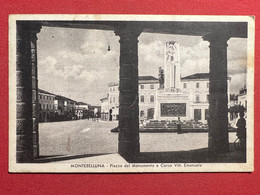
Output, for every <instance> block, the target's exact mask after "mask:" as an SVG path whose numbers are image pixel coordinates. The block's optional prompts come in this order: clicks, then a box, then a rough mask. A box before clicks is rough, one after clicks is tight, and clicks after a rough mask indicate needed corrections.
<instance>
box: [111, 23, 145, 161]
mask: <svg viewBox="0 0 260 195" xmlns="http://www.w3.org/2000/svg"><path fill="white" fill-rule="evenodd" d="M115 34H116V35H118V36H119V37H120V40H119V42H120V62H119V64H120V72H119V77H120V78H119V137H118V139H119V143H118V152H119V154H120V155H121V156H123V157H124V158H126V159H132V157H134V156H135V155H137V154H139V153H140V144H139V105H138V103H139V98H138V36H139V35H140V34H141V30H139V29H138V28H137V27H136V26H134V25H133V26H130V25H129V26H127V27H124V28H118V29H117V30H116V31H115Z"/></svg>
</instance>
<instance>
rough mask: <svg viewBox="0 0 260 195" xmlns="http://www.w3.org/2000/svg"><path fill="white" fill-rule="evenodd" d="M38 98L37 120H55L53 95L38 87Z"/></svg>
mask: <svg viewBox="0 0 260 195" xmlns="http://www.w3.org/2000/svg"><path fill="white" fill-rule="evenodd" d="M38 100H39V117H38V120H39V122H50V121H54V120H55V109H54V100H55V95H54V94H52V93H49V92H47V91H44V90H42V89H38Z"/></svg>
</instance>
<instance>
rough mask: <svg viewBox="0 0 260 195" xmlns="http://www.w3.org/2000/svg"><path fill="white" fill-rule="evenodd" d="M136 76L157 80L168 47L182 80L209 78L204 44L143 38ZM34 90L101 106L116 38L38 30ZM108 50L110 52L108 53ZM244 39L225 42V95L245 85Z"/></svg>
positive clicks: (111, 77)
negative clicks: (174, 49)
mask: <svg viewBox="0 0 260 195" xmlns="http://www.w3.org/2000/svg"><path fill="white" fill-rule="evenodd" d="M138 39H139V44H138V50H139V51H138V58H139V65H138V67H139V76H145V75H151V76H154V77H158V68H159V67H160V66H161V67H163V63H164V52H165V51H164V48H165V43H166V42H167V41H178V42H179V44H180V57H181V60H180V64H181V77H184V76H188V75H191V74H195V73H206V72H209V47H208V46H209V43H208V42H207V41H203V40H202V38H201V37H200V36H184V35H165V34H155V33H142V34H141V35H140V36H139V38H138ZM37 44H38V45H37V47H38V48H37V49H38V53H37V55H38V80H39V81H38V86H39V88H41V89H43V90H46V91H49V92H52V93H55V94H57V95H63V96H66V97H69V98H71V99H73V100H76V101H83V102H86V103H89V104H91V105H100V99H101V98H103V97H106V95H107V93H108V86H107V84H108V83H109V82H113V81H118V80H119V54H120V49H119V46H120V44H119V37H118V36H115V34H114V32H113V31H102V30H88V29H70V28H56V27H43V28H42V30H41V32H40V33H39V34H38V42H37ZM108 45H110V47H111V50H110V51H107V48H108ZM246 65H247V39H240V38H231V39H230V40H229V41H228V76H229V77H231V83H230V84H231V85H230V92H231V93H235V94H237V93H238V90H239V89H240V88H242V87H243V86H244V84H245V77H246Z"/></svg>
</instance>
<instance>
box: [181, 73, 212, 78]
mask: <svg viewBox="0 0 260 195" xmlns="http://www.w3.org/2000/svg"><path fill="white" fill-rule="evenodd" d="M208 78H209V73H196V74H192V75H189V76H186V77H182V78H181V79H208Z"/></svg>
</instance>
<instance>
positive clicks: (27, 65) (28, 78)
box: [16, 22, 41, 163]
mask: <svg viewBox="0 0 260 195" xmlns="http://www.w3.org/2000/svg"><path fill="white" fill-rule="evenodd" d="M16 29H17V35H16V47H17V48H16V55H17V56H16V89H17V100H16V118H17V119H16V161H17V162H18V163H29V162H31V161H32V160H33V158H34V157H37V156H38V155H39V148H38V145H39V144H38V121H37V114H38V106H37V104H38V99H37V98H38V93H37V92H38V82H37V46H36V40H37V38H36V34H37V33H38V32H40V29H41V26H40V25H38V24H36V23H32V22H17V27H16Z"/></svg>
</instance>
